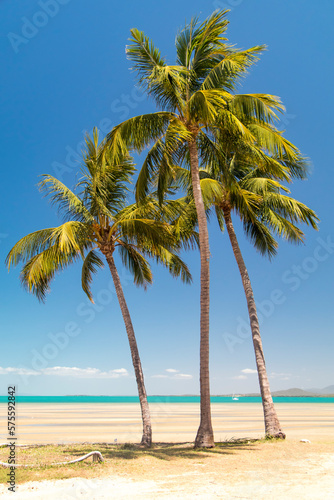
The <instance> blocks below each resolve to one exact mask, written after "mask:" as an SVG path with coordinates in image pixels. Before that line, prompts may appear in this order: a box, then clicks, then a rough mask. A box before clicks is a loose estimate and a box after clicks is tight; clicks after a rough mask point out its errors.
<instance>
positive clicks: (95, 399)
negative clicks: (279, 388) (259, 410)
mask: <svg viewBox="0 0 334 500" xmlns="http://www.w3.org/2000/svg"><path fill="white" fill-rule="evenodd" d="M273 399H274V402H275V403H315V404H316V403H334V398H323V397H319V398H312V397H299V398H292V397H277V398H275V397H274V398H273ZM16 402H17V403H139V399H138V397H137V396H16ZM148 402H149V403H199V402H200V398H199V396H148ZM211 402H212V403H231V404H240V403H261V398H260V397H247V396H240V397H239V399H238V400H233V399H232V398H231V397H226V396H212V397H211ZM0 403H7V396H0Z"/></svg>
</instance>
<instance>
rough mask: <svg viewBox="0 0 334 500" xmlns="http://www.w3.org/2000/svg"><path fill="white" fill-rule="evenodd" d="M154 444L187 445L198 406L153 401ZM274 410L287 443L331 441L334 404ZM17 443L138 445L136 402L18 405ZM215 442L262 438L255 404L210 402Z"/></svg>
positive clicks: (2, 408)
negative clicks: (131, 443)
mask: <svg viewBox="0 0 334 500" xmlns="http://www.w3.org/2000/svg"><path fill="white" fill-rule="evenodd" d="M150 408H151V417H152V427H153V440H154V441H155V442H166V443H167V442H191V441H193V440H194V438H195V435H196V431H197V428H198V425H199V405H198V404H197V403H196V404H195V403H163V404H162V403H151V404H150ZM276 410H277V413H278V416H279V419H280V421H281V424H282V427H283V430H284V432H286V434H287V438H288V439H289V438H290V439H309V440H311V441H312V440H317V441H326V440H332V439H334V404H332V403H313V404H311V403H279V404H276ZM16 411H17V421H16V425H17V438H18V439H17V443H18V444H46V443H58V444H61V443H63V444H66V443H80V442H81V443H82V442H90V443H94V442H95V443H97V442H108V443H114V442H115V440H117V442H118V443H125V442H139V441H140V439H141V429H142V426H141V414H140V407H139V404H137V403H94V404H92V403H53V404H45V403H21V404H19V405H18V407H17V409H16ZM6 413H7V407H6V404H4V403H2V404H0V442H1V443H4V442H6V441H7V437H8V435H7V414H6ZM212 421H213V428H214V433H215V440H216V441H224V440H227V439H231V438H244V437H249V438H260V437H263V435H264V424H263V413H262V406H261V404H259V403H228V404H224V403H219V404H218V403H214V404H212Z"/></svg>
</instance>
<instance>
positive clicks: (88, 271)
mask: <svg viewBox="0 0 334 500" xmlns="http://www.w3.org/2000/svg"><path fill="white" fill-rule="evenodd" d="M103 266H104V264H103V261H102V260H101V259H100V257H99V255H98V254H97V252H95V250H91V251H90V252H88V254H87V255H86V257H85V260H84V262H83V265H82V271H81V285H82V289H83V291H84V292H85V294H86V295H87V297H88V298H89V300H90V301H91V302H92V303H93V304H94V300H93V296H92V292H91V289H90V285H91V283H92V281H93V274H96V273H97V270H98V268H102V267H103Z"/></svg>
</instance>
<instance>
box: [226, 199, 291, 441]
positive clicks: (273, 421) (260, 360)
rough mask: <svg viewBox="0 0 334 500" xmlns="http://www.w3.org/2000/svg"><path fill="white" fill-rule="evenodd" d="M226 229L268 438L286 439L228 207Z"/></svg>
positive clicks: (248, 283) (251, 295) (244, 266)
mask: <svg viewBox="0 0 334 500" xmlns="http://www.w3.org/2000/svg"><path fill="white" fill-rule="evenodd" d="M223 211H224V219H225V224H226V229H227V232H228V235H229V238H230V242H231V245H232V249H233V253H234V257H235V260H236V261H237V264H238V268H239V271H240V276H241V280H242V284H243V287H244V290H245V295H246V300H247V307H248V314H249V319H250V326H251V331H252V338H253V345H254V351H255V359H256V367H257V372H258V377H259V384H260V391H261V398H262V406H263V413H264V424H265V431H266V436H267V437H275V438H281V439H285V434H284V433H283V432H282V430H281V425H280V423H279V420H278V417H277V414H276V410H275V407H274V403H273V398H272V396H271V392H270V386H269V380H268V376H267V370H266V363H265V360H264V354H263V348H262V340H261V335H260V327H259V320H258V317H257V311H256V305H255V300H254V294H253V289H252V285H251V282H250V279H249V275H248V272H247V268H246V265H245V262H244V259H243V257H242V254H241V250H240V247H239V244H238V240H237V237H236V234H235V231H234V227H233V224H232V218H231V209H230V208H229V207H228V206H224V207H223Z"/></svg>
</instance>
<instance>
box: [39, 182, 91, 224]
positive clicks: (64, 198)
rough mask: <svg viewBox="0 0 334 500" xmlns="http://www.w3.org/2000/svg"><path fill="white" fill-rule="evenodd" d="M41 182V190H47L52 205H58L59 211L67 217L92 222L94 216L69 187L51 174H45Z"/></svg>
mask: <svg viewBox="0 0 334 500" xmlns="http://www.w3.org/2000/svg"><path fill="white" fill-rule="evenodd" d="M42 177H43V180H42V181H41V182H40V183H39V188H40V191H42V192H45V195H46V196H48V197H49V200H50V202H51V204H52V205H56V206H57V208H58V212H59V213H60V214H62V215H63V216H64V217H65V219H69V218H71V219H74V220H77V221H81V222H92V221H93V220H94V218H93V217H92V215H91V214H90V213H89V211H88V210H87V209H86V207H85V206H84V204H83V203H82V201H81V200H80V198H78V196H76V195H75V194H74V193H73V192H72V191H71V190H70V189H69V188H68V187H66V186H65V185H64V184H63V183H62V182H60V181H59V180H58V179H56V178H55V177H52V176H51V175H43V176H42Z"/></svg>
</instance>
